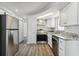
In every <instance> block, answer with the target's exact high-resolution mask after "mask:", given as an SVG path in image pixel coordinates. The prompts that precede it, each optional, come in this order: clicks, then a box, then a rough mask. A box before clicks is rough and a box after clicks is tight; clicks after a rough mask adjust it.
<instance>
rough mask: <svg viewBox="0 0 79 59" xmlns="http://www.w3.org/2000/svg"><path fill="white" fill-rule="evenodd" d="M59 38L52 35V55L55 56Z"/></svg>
mask: <svg viewBox="0 0 79 59" xmlns="http://www.w3.org/2000/svg"><path fill="white" fill-rule="evenodd" d="M58 42H59V38H58V37H57V36H54V35H52V47H53V53H54V55H55V56H58V44H59V43H58Z"/></svg>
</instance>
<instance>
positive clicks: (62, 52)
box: [58, 38, 65, 56]
mask: <svg viewBox="0 0 79 59" xmlns="http://www.w3.org/2000/svg"><path fill="white" fill-rule="evenodd" d="M58 49H59V56H64V55H65V41H64V40H63V39H62V38H59V47H58Z"/></svg>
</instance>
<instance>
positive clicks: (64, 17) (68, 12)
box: [61, 2, 77, 26]
mask: <svg viewBox="0 0 79 59" xmlns="http://www.w3.org/2000/svg"><path fill="white" fill-rule="evenodd" d="M76 24H77V3H76V2H73V3H70V4H68V5H67V6H66V7H65V8H64V9H62V10H61V25H63V26H68V25H76Z"/></svg>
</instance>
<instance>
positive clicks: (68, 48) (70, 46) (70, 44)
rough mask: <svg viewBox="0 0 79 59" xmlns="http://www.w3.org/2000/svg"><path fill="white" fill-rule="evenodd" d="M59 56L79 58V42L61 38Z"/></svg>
mask: <svg viewBox="0 0 79 59" xmlns="http://www.w3.org/2000/svg"><path fill="white" fill-rule="evenodd" d="M58 49H59V56H79V40H74V39H73V40H68V39H67V40H66V39H62V38H59V48H58Z"/></svg>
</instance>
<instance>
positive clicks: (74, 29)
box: [65, 25, 79, 34]
mask: <svg viewBox="0 0 79 59" xmlns="http://www.w3.org/2000/svg"><path fill="white" fill-rule="evenodd" d="M65 32H70V33H77V34H79V26H78V25H75V26H67V27H65Z"/></svg>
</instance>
